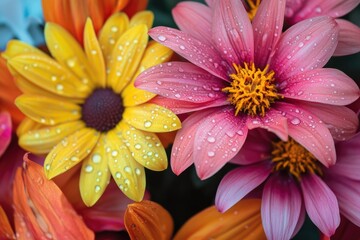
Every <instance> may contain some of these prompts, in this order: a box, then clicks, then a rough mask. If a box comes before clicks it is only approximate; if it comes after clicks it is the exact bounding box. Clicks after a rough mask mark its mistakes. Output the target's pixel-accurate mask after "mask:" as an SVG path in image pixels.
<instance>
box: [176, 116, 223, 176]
mask: <svg viewBox="0 0 360 240" xmlns="http://www.w3.org/2000/svg"><path fill="white" fill-rule="evenodd" d="M216 111H217V109H210V110H205V111H199V112H196V113H194V114H192V115H190V116H189V117H188V118H187V119H185V121H184V122H183V123H182V128H181V129H180V130H179V131H178V132H177V134H176V137H175V140H174V144H173V147H172V151H171V169H172V171H173V172H174V173H175V174H176V175H179V174H180V173H182V172H183V171H184V170H185V169H187V168H188V167H189V166H190V165H191V164H192V163H193V149H194V141H195V133H196V131H197V129H198V128H199V125H200V124H201V123H202V120H203V119H204V118H205V117H206V116H207V115H209V114H212V113H214V112H216Z"/></svg>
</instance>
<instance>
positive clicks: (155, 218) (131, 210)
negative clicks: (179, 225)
mask: <svg viewBox="0 0 360 240" xmlns="http://www.w3.org/2000/svg"><path fill="white" fill-rule="evenodd" d="M124 220H125V228H126V230H127V232H128V234H129V236H130V238H131V239H157V240H167V239H170V238H171V235H172V232H173V229H174V223H173V220H172V218H171V216H170V214H169V213H168V212H167V211H166V209H164V208H163V207H162V206H161V205H159V204H157V203H155V202H152V201H149V200H143V201H142V202H136V203H132V204H129V205H128V207H127V209H126V212H125V217H124Z"/></svg>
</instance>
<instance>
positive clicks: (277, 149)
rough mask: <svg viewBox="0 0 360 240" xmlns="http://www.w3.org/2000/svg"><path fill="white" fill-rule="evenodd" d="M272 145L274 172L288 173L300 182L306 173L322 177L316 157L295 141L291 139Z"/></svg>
mask: <svg viewBox="0 0 360 240" xmlns="http://www.w3.org/2000/svg"><path fill="white" fill-rule="evenodd" d="M272 144H273V151H272V152H271V154H272V162H273V164H274V166H273V171H274V172H275V171H282V172H287V173H290V174H291V175H293V176H294V177H295V178H296V179H298V180H301V175H302V174H306V173H313V174H318V175H320V176H321V175H322V170H321V167H320V165H319V162H318V161H317V159H316V158H315V157H314V155H313V154H312V153H310V152H309V151H308V150H306V149H305V148H304V147H303V146H301V145H300V144H299V143H297V142H295V140H294V139H292V138H290V139H289V141H287V142H285V141H278V142H272Z"/></svg>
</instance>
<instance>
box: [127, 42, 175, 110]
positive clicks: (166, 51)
mask: <svg viewBox="0 0 360 240" xmlns="http://www.w3.org/2000/svg"><path fill="white" fill-rule="evenodd" d="M172 54H173V51H172V50H171V49H170V48H167V47H165V46H163V45H161V44H159V43H157V42H155V41H150V42H149V44H148V46H147V47H146V49H145V52H144V56H143V58H142V60H141V62H140V65H139V67H138V69H137V70H136V73H135V74H134V77H133V80H132V83H131V84H129V85H128V86H127V87H126V88H125V89H124V91H123V92H122V97H123V101H124V106H126V107H129V106H135V105H139V104H141V103H145V102H147V101H149V100H150V99H151V98H153V97H155V96H156V95H155V94H154V93H150V92H148V91H145V90H142V89H138V88H135V87H134V82H135V80H136V77H137V76H138V75H139V74H140V73H141V72H142V71H144V70H145V69H148V68H150V67H152V66H155V65H157V64H160V63H163V62H166V61H169V60H170V58H171V56H172Z"/></svg>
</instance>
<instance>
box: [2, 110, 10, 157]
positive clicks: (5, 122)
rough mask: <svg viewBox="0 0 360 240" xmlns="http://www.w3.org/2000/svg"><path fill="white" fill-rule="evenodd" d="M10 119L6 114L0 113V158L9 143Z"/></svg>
mask: <svg viewBox="0 0 360 240" xmlns="http://www.w3.org/2000/svg"><path fill="white" fill-rule="evenodd" d="M11 129H12V123H11V117H10V114H9V113H8V112H0V157H1V156H2V155H3V153H4V152H5V150H6V148H7V147H8V146H9V144H10V141H11Z"/></svg>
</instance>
